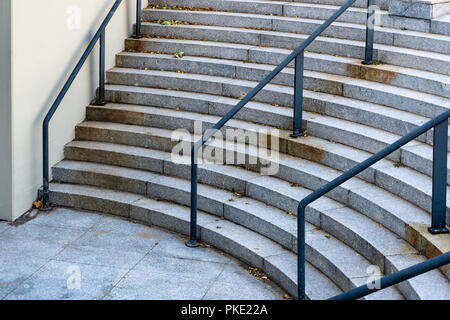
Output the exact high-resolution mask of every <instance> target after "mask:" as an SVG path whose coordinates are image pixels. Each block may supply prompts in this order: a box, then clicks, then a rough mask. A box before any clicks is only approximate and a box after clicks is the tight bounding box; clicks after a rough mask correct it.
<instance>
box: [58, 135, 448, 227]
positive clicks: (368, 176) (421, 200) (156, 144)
mask: <svg viewBox="0 0 450 320" xmlns="http://www.w3.org/2000/svg"><path fill="white" fill-rule="evenodd" d="M76 137H77V139H81V140H90V141H101V142H109V143H119V144H127V145H133V146H138V147H144V148H152V149H157V150H162V151H165V152H171V150H172V148H173V147H174V146H175V145H176V144H177V143H176V142H175V141H172V140H171V139H166V138H164V137H158V138H157V139H156V137H151V136H149V135H148V134H142V135H136V134H128V135H127V136H126V138H124V135H123V134H122V132H114V131H110V130H88V131H87V132H84V130H83V128H82V127H77V129H76ZM305 150H306V151H307V149H305ZM66 151H68V149H67V148H66ZM237 153H238V152H236V153H234V155H235V157H237ZM309 154H310V155H312V156H314V159H313V160H315V161H318V162H322V163H323V164H325V165H330V166H331V167H333V166H332V165H331V164H333V165H334V166H336V167H338V169H341V168H339V167H342V165H344V167H345V168H342V169H345V170H348V169H349V168H351V167H352V165H355V164H356V163H352V162H351V160H349V159H346V160H345V162H344V161H342V162H341V161H334V160H335V159H333V157H327V156H324V154H322V156H321V157H320V158H318V157H315V155H316V153H314V152H310V153H309ZM223 156H224V157H226V152H224V153H223ZM241 157H242V158H245V167H246V168H248V169H251V170H257V171H259V170H260V169H261V162H260V158H259V157H257V155H255V156H249V155H247V154H245V155H243V154H241ZM254 157H257V158H254ZM303 157H305V154H303ZM66 158H69V159H73V160H86V159H74V158H71V157H70V156H69V155H68V154H67V152H66ZM224 159H225V158H224ZM235 159H236V158H235ZM255 162H257V164H253V163H255ZM328 162H330V163H328ZM248 163H251V164H248ZM108 164H112V163H108ZM118 165H120V164H118ZM139 168H140V169H144V168H141V167H139ZM270 168H278V171H277V172H276V173H275V176H277V177H279V178H281V179H283V180H286V181H289V182H293V183H302V184H305V183H307V182H311V181H310V180H311V177H308V176H304V173H301V172H299V171H297V170H296V169H293V168H290V167H286V166H285V165H283V164H282V163H281V164H279V165H278V164H274V166H271V167H270ZM387 169H390V168H387ZM401 169H402V168H398V169H396V170H401ZM385 171H386V168H383V167H381V168H379V169H374V168H370V169H368V170H366V171H364V172H363V173H361V174H360V176H359V177H360V178H363V179H365V180H366V181H368V182H374V183H375V184H376V185H378V186H380V187H381V188H383V189H385V190H387V191H390V192H392V193H394V194H396V195H399V196H400V197H401V198H403V199H405V200H407V201H410V202H412V203H414V204H415V205H417V206H419V207H420V208H422V209H424V210H426V211H428V212H431V196H430V195H429V194H425V193H423V192H422V191H421V190H419V189H416V188H415V187H414V186H411V185H408V184H406V183H405V182H403V181H401V180H398V179H396V178H395V177H394V176H390V175H389V174H386V173H385ZM388 172H389V170H388ZM326 182H328V181H320V182H319V184H315V183H313V184H311V185H305V187H306V188H308V189H312V190H317V189H318V188H320V187H321V186H322V185H323V184H324V183H326ZM430 190H431V189H430ZM330 197H332V198H333V199H335V200H337V201H340V202H344V203H346V202H347V201H348V198H347V197H348V194H347V191H345V190H343V189H342V186H341V187H338V188H337V189H335V190H334V191H332V192H330ZM447 203H450V201H448V202H447ZM449 212H450V209H449V208H448V207H447V218H448V219H447V220H449V217H450V214H449ZM447 223H448V222H447Z"/></svg>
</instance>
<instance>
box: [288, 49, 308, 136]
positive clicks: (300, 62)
mask: <svg viewBox="0 0 450 320" xmlns="http://www.w3.org/2000/svg"><path fill="white" fill-rule="evenodd" d="M304 62H305V52H304V51H302V52H301V53H300V54H299V55H298V56H296V57H295V75H294V127H293V133H292V134H291V137H292V138H298V137H300V136H302V135H303V130H302V121H303V114H302V113H303V72H304V65H305V63H304Z"/></svg>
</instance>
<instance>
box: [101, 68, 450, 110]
mask: <svg viewBox="0 0 450 320" xmlns="http://www.w3.org/2000/svg"><path fill="white" fill-rule="evenodd" d="M315 75H316V76H318V73H316V74H315ZM106 76H107V80H108V83H110V84H116V85H129V86H139V87H153V88H164V89H171V90H172V89H173V90H182V91H191V92H198V93H206V94H215V95H220V96H225V97H232V98H243V97H244V96H245V95H246V94H247V93H248V92H250V91H251V90H252V89H253V88H254V87H255V86H256V85H257V84H258V82H257V81H252V80H243V79H236V78H229V77H219V76H211V75H203V74H197V73H189V74H187V73H178V72H169V71H160V70H144V69H133V68H113V69H111V70H109V71H108V72H107V75H106ZM322 77H323V78H328V79H333V80H334V81H335V83H336V81H337V80H338V77H337V76H327V77H326V76H325V75H324V74H323V75H322ZM333 77H334V78H333ZM329 81H331V80H329ZM318 82H319V81H318ZM328 83H330V82H328ZM324 84H325V85H326V81H324ZM319 85H320V84H319ZM340 85H341V86H343V88H342V89H341V92H342V94H344V95H346V97H345V98H349V99H354V100H357V101H356V102H358V103H363V101H362V100H363V99H364V100H365V101H368V102H370V103H377V104H381V105H386V106H390V107H393V108H396V109H400V110H405V111H408V112H412V113H418V114H420V113H424V111H423V110H428V112H433V113H435V114H436V115H439V114H441V113H442V112H444V111H446V110H448V108H449V107H450V100H449V99H446V98H443V97H438V96H434V95H427V94H425V93H420V92H415V91H412V90H408V89H403V88H398V87H393V86H389V85H384V84H379V83H370V82H369V81H364V80H358V79H354V80H352V81H349V82H344V80H341V82H340ZM332 90H333V91H334V92H336V91H337V92H339V87H338V86H333V89H332ZM386 90H389V91H391V92H392V91H395V93H393V94H390V93H389V91H386ZM304 91H308V90H304ZM293 93H294V92H293V88H292V87H291V86H286V85H279V84H272V83H271V84H268V85H266V86H265V87H264V89H262V90H261V92H260V93H258V94H257V95H256V96H255V97H254V99H253V100H254V101H259V102H265V103H269V104H277V105H282V106H288V107H291V106H292V105H293V100H294V95H293ZM305 95H306V94H305ZM330 99H332V97H329V96H328V97H327V100H330ZM430 110H433V111H430Z"/></svg>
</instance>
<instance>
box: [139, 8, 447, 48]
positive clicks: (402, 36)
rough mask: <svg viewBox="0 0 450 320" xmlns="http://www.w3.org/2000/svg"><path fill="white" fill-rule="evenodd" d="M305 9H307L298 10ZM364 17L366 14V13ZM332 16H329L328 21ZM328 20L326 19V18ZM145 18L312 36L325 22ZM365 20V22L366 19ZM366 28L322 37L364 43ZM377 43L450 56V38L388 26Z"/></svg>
mask: <svg viewBox="0 0 450 320" xmlns="http://www.w3.org/2000/svg"><path fill="white" fill-rule="evenodd" d="M299 9H300V10H303V9H304V8H299ZM363 15H364V14H363ZM329 16H331V14H329V15H328V16H327V18H328V17H329ZM327 18H326V19H327ZM142 19H143V20H144V21H146V22H156V23H160V22H162V21H166V20H175V21H179V22H182V23H185V22H187V23H191V24H200V25H210V26H222V27H237V28H250V29H259V30H270V31H280V32H290V33H302V34H311V33H313V32H314V31H315V30H316V29H317V28H319V27H320V26H321V25H322V24H323V23H324V22H325V20H317V19H310V18H295V17H285V16H269V15H262V14H252V13H239V12H220V11H192V10H179V9H175V10H171V9H166V10H161V9H145V10H144V11H143V13H142ZM364 21H365V19H364ZM365 34H366V26H365V22H364V24H357V23H355V22H352V23H348V22H335V23H333V24H332V25H330V26H329V27H328V28H327V29H326V30H324V31H323V33H322V36H328V37H334V38H338V39H341V38H343V39H348V40H358V41H365ZM374 38H375V39H374V41H375V43H381V44H385V45H392V46H396V47H405V48H411V49H419V50H423V49H424V48H426V49H427V50H428V51H432V52H438V53H443V54H449V53H450V37H449V36H446V35H437V34H432V33H426V32H418V31H410V30H399V29H393V28H386V27H376V29H375V33H374Z"/></svg>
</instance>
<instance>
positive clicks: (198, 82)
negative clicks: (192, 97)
mask: <svg viewBox="0 0 450 320" xmlns="http://www.w3.org/2000/svg"><path fill="white" fill-rule="evenodd" d="M108 79H109V82H112V83H117V84H120V85H130V84H132V85H136V86H137V85H144V86H152V87H156V88H168V89H181V90H188V91H192V90H195V91H202V92H203V93H207V94H214V95H221V96H223V95H228V96H234V97H238V96H239V95H240V96H241V97H242V96H244V95H245V94H246V93H247V92H248V91H249V90H250V89H251V88H253V84H252V83H251V82H248V81H247V80H239V79H236V80H235V79H230V78H224V77H212V76H206V75H197V74H188V75H187V74H179V73H176V72H164V71H153V70H136V69H113V70H112V71H109V72H108ZM169 87H170V88H169ZM242 87H244V88H242ZM305 93H306V94H305V96H306V97H307V95H308V93H307V91H305ZM379 93H380V94H381V95H382V91H381V89H380V92H379ZM119 95H120V92H119ZM315 96H316V97H317V98H319V99H318V100H319V101H320V102H322V104H325V103H327V101H330V100H333V96H331V97H330V96H327V95H322V94H318V95H315ZM108 99H110V101H114V102H127V103H134V104H136V103H140V102H138V101H130V100H127V101H123V100H122V99H120V97H119V98H117V95H114V96H111V95H108ZM255 100H259V101H263V102H266V103H272V104H274V103H276V102H278V103H280V102H279V101H282V102H281V103H280V104H286V105H287V104H288V103H289V102H292V101H293V92H292V88H288V87H285V86H279V85H268V86H267V87H266V88H265V89H263V90H262V91H261V93H259V95H258V96H256V97H255ZM417 101H419V100H417ZM351 102H352V101H351V100H350V103H351ZM236 103H237V102H236ZM419 103H420V102H419ZM449 103H450V100H449ZM316 104H317V102H316ZM405 105H406V103H405ZM347 117H348V116H347ZM354 118H361V117H360V116H359V114H358V115H355V116H354ZM305 119H307V121H308V125H307V128H308V131H309V133H310V134H312V135H314V136H318V137H321V138H325V139H330V137H333V138H332V140H334V141H337V142H339V143H342V144H345V145H349V146H351V147H356V148H359V149H362V150H364V151H367V152H371V153H376V152H378V151H379V150H381V149H382V148H384V147H386V146H388V145H389V144H391V143H393V142H394V141H396V140H398V139H399V138H400V136H399V135H395V134H391V133H388V132H382V131H380V130H376V129H372V128H369V127H367V126H365V125H358V124H355V123H353V122H351V121H347V120H341V121H340V122H339V120H337V119H336V118H334V117H333V118H327V117H325V116H320V115H312V116H310V117H308V115H307V114H306V115H305ZM218 120H219V119H217V121H218ZM174 129H175V128H174ZM330 129H332V130H331V131H330ZM388 129H391V128H388ZM391 130H392V129H391ZM406 133H407V131H406V132H404V133H403V134H406ZM355 135H356V136H357V137H358V139H356V140H355V139H354V137H355ZM421 141H427V142H428V143H431V141H432V131H429V132H427V134H426V135H424V136H423V137H422V139H421ZM416 146H417V147H416ZM431 149H432V148H431V147H428V146H425V145H420V144H414V143H410V144H408V145H407V146H405V147H404V148H402V150H405V153H404V156H403V157H402V158H403V160H404V162H405V164H409V165H411V166H412V167H413V168H414V169H417V170H419V171H420V172H422V173H425V174H428V175H431V172H432V157H431V155H432V150H431ZM389 158H390V159H392V160H394V161H400V159H402V158H401V156H400V152H395V153H393V154H392V155H391V156H390V157H389ZM415 163H417V165H415ZM449 163H450V162H449ZM449 181H450V180H449Z"/></svg>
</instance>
